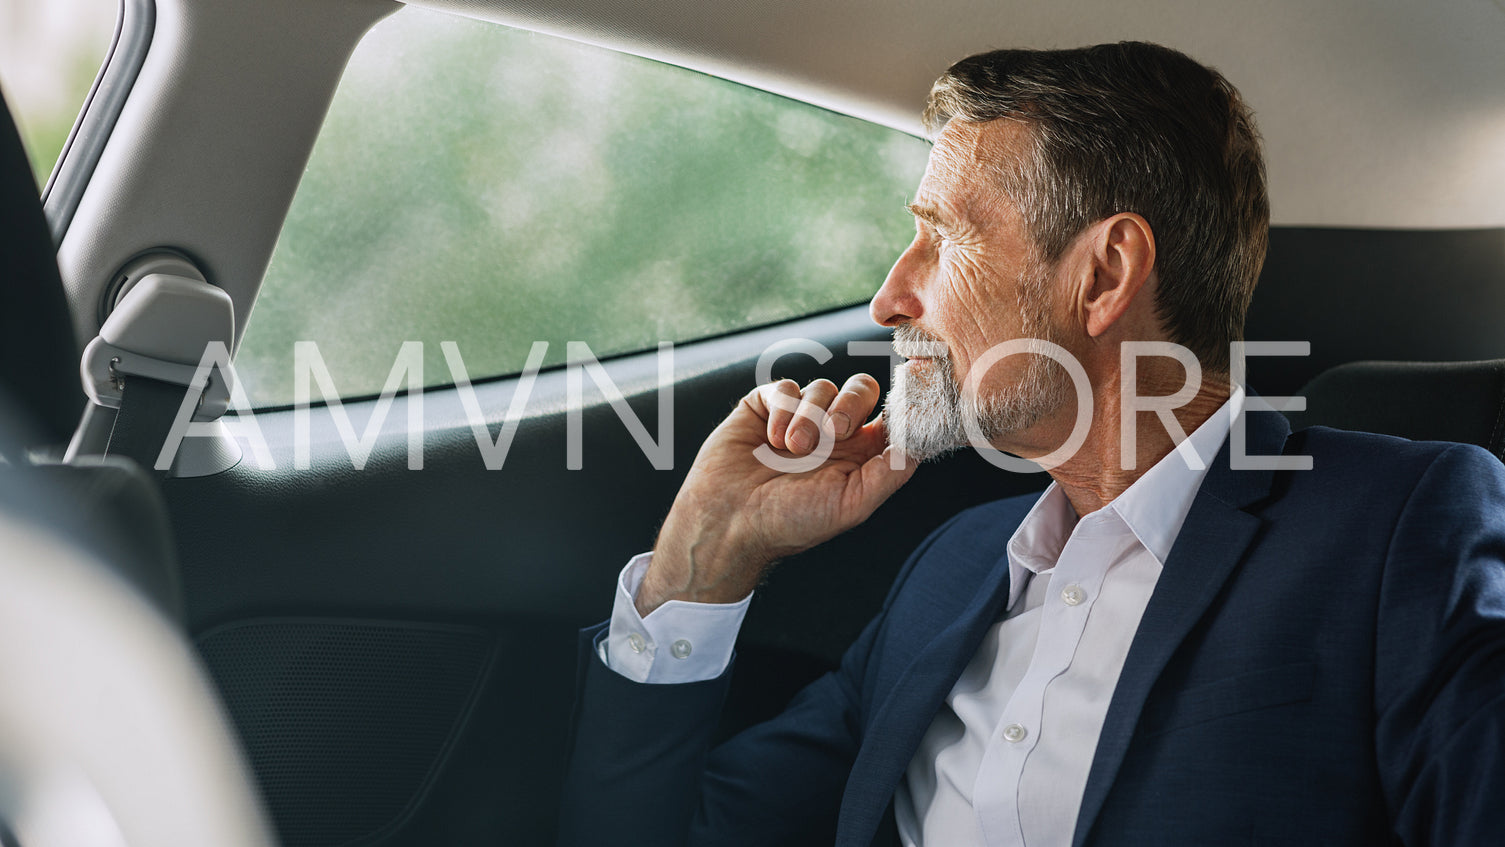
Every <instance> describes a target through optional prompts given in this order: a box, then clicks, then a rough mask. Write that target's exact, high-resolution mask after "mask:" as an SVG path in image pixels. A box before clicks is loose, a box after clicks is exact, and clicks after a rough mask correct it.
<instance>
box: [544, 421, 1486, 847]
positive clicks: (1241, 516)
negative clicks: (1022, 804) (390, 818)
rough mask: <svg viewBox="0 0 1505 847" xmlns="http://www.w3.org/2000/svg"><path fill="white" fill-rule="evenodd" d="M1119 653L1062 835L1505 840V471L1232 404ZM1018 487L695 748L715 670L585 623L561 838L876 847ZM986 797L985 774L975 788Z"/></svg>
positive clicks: (722, 687) (703, 731)
mask: <svg viewBox="0 0 1505 847" xmlns="http://www.w3.org/2000/svg"><path fill="white" fill-rule="evenodd" d="M1248 421H1249V424H1248V444H1249V448H1248V454H1249V455H1251V456H1259V455H1279V454H1282V453H1284V454H1290V455H1309V456H1312V457H1313V464H1314V469H1313V470H1311V471H1304V472H1303V471H1281V472H1275V471H1268V470H1237V471H1236V470H1233V469H1231V467H1230V464H1229V461H1228V455H1229V447H1228V445H1227V444H1225V445H1224V447H1223V452H1222V453H1221V454H1220V455H1219V457H1218V459H1217V461H1216V462H1215V463H1214V464H1213V465H1212V466H1211V468H1210V469H1209V471H1208V474H1207V477H1206V478H1205V480H1204V481H1203V483H1202V486H1201V488H1200V489H1199V490H1198V492H1197V495H1196V499H1195V501H1194V502H1193V504H1192V507H1191V511H1190V513H1189V514H1188V516H1187V519H1186V522H1185V524H1184V525H1183V527H1182V529H1181V534H1180V535H1179V536H1178V537H1177V539H1176V543H1175V545H1174V547H1173V548H1172V550H1171V552H1170V555H1169V557H1168V558H1167V560H1166V562H1165V567H1164V569H1163V571H1162V573H1161V576H1160V580H1159V582H1158V584H1157V585H1156V588H1155V591H1154V594H1153V596H1152V597H1151V599H1150V602H1149V605H1148V607H1147V608H1146V609H1145V612H1144V617H1143V619H1142V620H1141V623H1140V626H1139V629H1138V631H1137V632H1135V633H1134V636H1133V642H1132V645H1131V647H1130V650H1129V654H1128V658H1127V660H1126V661H1125V664H1124V668H1123V672H1122V675H1121V676H1120V678H1119V682H1118V686H1117V688H1116V689H1115V690H1114V692H1113V697H1112V701H1111V705H1110V706H1109V709H1108V713H1107V718H1106V721H1105V723H1104V725H1103V728H1102V732H1101V735H1100V736H1099V739H1098V744H1097V751H1096V754H1095V757H1094V759H1093V762H1092V767H1091V770H1090V772H1089V776H1088V780H1087V785H1086V791H1085V794H1084V797H1083V799H1082V805H1081V810H1080V813H1079V815H1078V818H1077V824H1076V830H1075V838H1074V840H1073V844H1074V845H1077V847H1081V845H1087V844H1093V845H1109V844H1124V845H1144V844H1167V845H1246V844H1309V845H1322V847H1336V845H1360V844H1363V845H1370V844H1391V843H1396V841H1397V840H1399V841H1400V842H1402V843H1405V844H1407V845H1423V844H1430V845H1505V466H1502V465H1501V463H1500V462H1499V461H1497V460H1496V459H1495V458H1494V457H1492V456H1491V455H1490V454H1489V453H1487V452H1486V451H1484V450H1481V449H1479V448H1477V447H1471V446H1465V445H1450V444H1442V443H1431V442H1425V443H1422V442H1409V441H1403V440H1400V439H1394V438H1387V437H1384V436H1377V435H1367V434H1360V433H1350V432H1341V431H1337V430H1330V429H1324V428H1320V427H1318V428H1313V429H1310V430H1305V431H1302V432H1299V433H1296V434H1294V435H1292V434H1291V433H1290V430H1289V428H1288V427H1287V426H1286V425H1285V421H1284V418H1281V417H1279V416H1277V415H1273V414H1268V413H1260V414H1250V415H1249V416H1248ZM1034 499H1035V497H1034V496H1033V495H1031V496H1029V497H1021V498H1013V499H1008V500H1001V501H998V502H995V503H990V504H987V505H984V506H981V507H978V508H975V509H971V510H969V511H967V512H963V513H962V514H960V515H958V516H957V517H955V518H954V519H952V520H951V521H950V522H949V523H947V524H946V525H945V526H943V527H942V528H940V529H939V530H937V531H936V532H935V533H934V534H932V535H931V536H930V538H929V539H927V540H926V542H925V543H924V544H923V545H922V546H921V547H920V548H919V549H918V550H917V551H915V553H914V555H913V556H911V557H910V559H909V561H908V563H907V564H906V565H905V567H904V569H903V570H902V571H901V572H900V574H899V576H898V578H897V580H896V582H895V584H894V587H893V589H892V591H891V592H890V594H889V597H888V599H887V601H886V602H885V604H884V606H883V609H882V611H881V613H880V614H879V615H878V616H877V617H876V618H875V619H874V620H873V621H872V622H871V623H870V624H869V625H868V626H867V628H866V629H865V630H864V631H863V633H862V635H861V636H860V637H859V638H858V640H857V641H856V643H855V644H853V645H852V647H851V649H850V650H849V651H848V652H847V654H846V656H845V657H844V658H843V660H842V662H841V666H840V668H839V669H837V670H836V671H834V672H832V673H830V674H827V675H825V676H824V677H822V678H820V679H819V680H817V681H816V682H814V683H812V684H811V685H810V686H809V687H808V688H806V689H805V690H804V691H802V692H801V693H800V694H799V695H798V696H797V697H796V698H795V699H794V701H793V702H792V703H791V704H790V706H789V707H788V709H787V710H786V711H785V712H784V713H783V714H781V715H780V716H778V717H777V718H775V719H773V720H771V721H769V722H767V723H764V724H761V725H758V726H755V727H752V728H751V729H748V730H747V731H745V732H743V733H741V734H740V735H738V736H736V737H735V738H733V739H731V740H730V741H727V742H726V743H724V744H721V745H720V746H718V747H716V748H714V749H711V746H710V739H711V737H712V735H713V733H714V731H715V728H716V723H717V716H718V711H719V709H720V705H721V702H722V700H723V698H724V696H725V693H726V687H727V677H728V675H729V673H730V671H728V674H724V675H723V676H722V678H719V679H716V680H710V681H707V682H701V683H690V684H685V685H642V684H637V683H634V682H631V681H629V680H627V679H625V678H623V677H621V676H618V675H617V674H615V673H613V672H612V671H610V670H608V669H607V668H606V667H605V666H604V665H603V664H602V663H601V662H600V660H599V659H598V658H597V657H596V656H595V654H594V653H593V652H592V650H591V643H592V642H593V641H594V638H595V636H596V634H597V632H598V631H599V629H600V628H599V627H597V628H594V629H592V630H587V631H586V632H585V633H583V634H582V641H581V658H580V675H579V689H578V692H577V702H576V716H575V726H574V733H573V736H572V744H571V753H570V764H569V773H568V777H567V781H566V789H565V792H566V793H565V801H564V808H563V816H562V827H561V842H562V843H564V844H571V845H575V844H579V845H587V844H588V845H604V844H630V845H654V846H655V847H656V845H679V844H686V843H689V844H713V845H734V844H749V845H752V844H759V845H787V844H807V843H808V844H831V843H833V842H834V843H835V844H838V845H866V844H869V843H870V842H871V841H872V839H873V838H874V835H875V833H876V832H877V831H878V828H879V826H880V825H881V824H882V823H883V820H884V817H885V813H886V812H887V810H888V808H889V805H890V802H891V800H892V797H893V793H894V790H895V788H896V787H897V786H898V784H899V780H900V779H901V778H902V777H903V773H904V770H905V767H906V766H907V764H908V762H909V760H910V758H911V757H912V756H913V755H914V751H915V749H916V746H917V745H918V743H919V741H920V738H921V736H922V735H924V733H925V731H926V729H927V728H928V727H929V726H930V723H931V721H932V720H933V719H934V717H935V715H936V712H937V711H938V710H939V708H940V707H941V705H942V702H943V700H944V698H945V696H946V694H947V692H949V691H950V689H951V687H952V685H953V683H954V682H955V680H956V679H957V677H958V676H959V675H960V674H961V671H962V669H963V668H964V667H965V666H966V664H967V662H968V660H969V659H970V658H971V657H972V654H973V653H974V652H975V650H976V648H977V645H978V644H979V642H980V641H981V639H982V637H983V635H984V633H985V632H986V630H987V629H988V627H989V626H990V625H991V624H992V623H993V622H994V621H995V620H996V619H997V617H998V615H999V614H1000V612H1001V610H1002V608H1003V605H1004V603H1005V602H1006V600H1007V597H1008V564H1007V557H1006V554H1005V547H1006V544H1007V541H1008V539H1009V537H1010V536H1011V535H1012V534H1013V532H1014V529H1015V528H1016V527H1017V526H1018V525H1019V522H1020V521H1021V520H1022V519H1023V517H1024V515H1025V513H1026V512H1027V511H1028V510H1029V508H1030V506H1031V505H1032V503H1033V501H1034ZM979 790H985V789H979Z"/></svg>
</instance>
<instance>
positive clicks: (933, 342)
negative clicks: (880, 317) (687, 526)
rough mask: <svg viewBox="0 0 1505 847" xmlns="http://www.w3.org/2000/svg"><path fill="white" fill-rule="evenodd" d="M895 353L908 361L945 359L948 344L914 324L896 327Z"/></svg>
mask: <svg viewBox="0 0 1505 847" xmlns="http://www.w3.org/2000/svg"><path fill="white" fill-rule="evenodd" d="M893 344H894V352H896V353H898V354H899V355H900V356H903V357H904V358H906V359H922V358H923V359H945V358H946V357H947V355H948V348H947V347H946V342H944V341H942V340H941V339H940V338H938V337H936V336H934V335H931V334H930V333H928V332H926V331H925V330H923V329H920V328H919V327H917V326H915V325H914V324H899V325H898V326H896V327H894V342H893Z"/></svg>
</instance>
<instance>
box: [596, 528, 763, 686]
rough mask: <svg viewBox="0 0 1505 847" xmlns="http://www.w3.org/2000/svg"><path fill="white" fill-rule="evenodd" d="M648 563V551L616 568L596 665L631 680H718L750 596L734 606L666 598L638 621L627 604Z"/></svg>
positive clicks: (634, 612)
mask: <svg viewBox="0 0 1505 847" xmlns="http://www.w3.org/2000/svg"><path fill="white" fill-rule="evenodd" d="M652 559H653V554H652V553H642V554H640V555H637V556H634V557H633V558H632V561H630V562H628V563H627V567H625V568H623V569H622V575H621V577H619V578H618V579H617V599H616V603H615V605H613V607H612V610H611V625H610V626H609V627H608V628H607V632H606V638H605V639H604V640H602V641H600V642H598V643H597V644H596V652H597V654H598V655H600V657H601V661H603V662H605V663H606V666H607V667H609V668H611V669H612V670H614V671H616V672H617V673H619V674H621V675H622V676H625V677H627V678H628V679H630V680H633V681H634V682H646V683H675V682H700V681H702V680H707V679H715V678H716V677H718V676H721V674H722V673H723V672H725V671H726V666H727V665H728V664H730V663H731V660H732V647H733V646H734V645H735V644H736V642H737V631H738V630H739V629H741V627H742V618H743V616H745V615H746V614H747V604H748V602H749V601H751V600H752V595H748V596H746V597H743V598H742V599H741V600H740V601H739V602H736V603H691V602H688V601H685V600H670V601H669V602H667V603H665V604H664V605H662V606H659V607H658V608H657V609H654V610H653V611H652V612H650V613H649V614H648V617H646V618H645V617H642V616H641V615H639V614H638V610H637V605H636V604H635V603H634V602H633V600H634V598H635V597H636V596H637V593H638V586H640V585H642V583H643V574H644V573H645V572H646V571H647V570H648V563H649V562H650V561H652Z"/></svg>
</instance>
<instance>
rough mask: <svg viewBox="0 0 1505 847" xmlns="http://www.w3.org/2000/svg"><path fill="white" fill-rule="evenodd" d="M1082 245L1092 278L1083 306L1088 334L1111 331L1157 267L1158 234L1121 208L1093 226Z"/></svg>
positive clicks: (1082, 298)
mask: <svg viewBox="0 0 1505 847" xmlns="http://www.w3.org/2000/svg"><path fill="white" fill-rule="evenodd" d="M1084 237H1085V238H1086V239H1087V243H1085V244H1083V245H1080V246H1081V247H1082V249H1083V250H1084V251H1085V253H1086V255H1085V256H1084V258H1085V259H1086V260H1087V262H1086V264H1087V265H1088V267H1089V268H1090V271H1091V274H1092V278H1091V280H1090V281H1088V283H1087V284H1086V285H1084V286H1082V290H1081V293H1080V296H1081V300H1080V301H1079V303H1078V307H1079V308H1080V310H1081V314H1082V317H1083V319H1084V323H1085V325H1086V329H1087V334H1088V335H1089V336H1091V337H1093V338H1097V337H1099V336H1101V335H1102V334H1103V333H1105V332H1107V331H1108V328H1109V327H1111V326H1113V325H1114V324H1115V323H1117V322H1118V321H1119V319H1120V318H1122V317H1123V316H1124V314H1125V313H1126V312H1128V311H1129V307H1130V306H1131V305H1133V303H1134V301H1135V298H1137V297H1138V296H1139V293H1140V292H1141V291H1142V290H1144V288H1145V283H1146V282H1148V281H1149V279H1150V275H1151V274H1152V273H1153V272H1154V270H1155V234H1154V232H1153V231H1151V230H1150V224H1149V222H1148V221H1146V220H1145V219H1144V218H1142V217H1140V216H1139V215H1136V214H1134V213H1133V212H1120V213H1118V214H1116V215H1114V216H1112V217H1110V218H1106V219H1104V220H1102V221H1099V222H1098V223H1096V224H1094V225H1093V226H1091V227H1089V228H1088V230H1087V232H1086V233H1084Z"/></svg>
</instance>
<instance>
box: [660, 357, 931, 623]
mask: <svg viewBox="0 0 1505 847" xmlns="http://www.w3.org/2000/svg"><path fill="white" fill-rule="evenodd" d="M877 404H878V382H877V380H875V379H873V378H872V377H871V376H868V375H867V374H857V375H856V376H853V377H852V378H851V379H848V380H847V382H846V385H844V386H842V388H841V390H840V391H839V392H838V391H837V390H836V386H835V384H833V383H832V382H831V381H829V380H825V379H818V380H816V381H814V382H812V383H810V384H809V385H807V386H805V389H804V391H803V392H802V391H800V389H799V386H798V385H797V384H796V383H795V382H794V381H793V380H788V379H786V380H782V381H780V382H774V383H770V384H768V385H763V386H759V387H758V388H755V389H753V391H752V392H750V393H749V394H748V395H747V396H746V397H743V398H742V402H741V403H739V404H738V405H737V408H736V409H735V410H734V411H733V412H732V413H731V415H729V416H728V417H727V419H726V420H724V421H722V422H721V425H720V426H718V427H717V428H716V430H715V432H713V433H711V436H710V438H707V439H706V442H705V444H703V445H701V448H700V452H699V453H698V454H697V455H696V456H695V464H694V465H693V466H692V467H691V468H690V474H689V476H688V477H686V479H685V484H684V486H683V487H682V488H680V490H679V495H678V496H676V497H675V498H674V506H673V508H672V509H670V511H669V517H668V518H667V519H666V520H665V521H664V526H663V528H662V529H661V530H660V531H659V536H658V542H657V543H656V544H655V545H654V551H653V562H652V564H651V565H649V567H648V572H647V573H646V574H644V576H643V582H642V585H641V586H640V587H639V589H638V594H637V603H636V605H637V609H638V613H639V614H641V615H647V614H648V613H649V612H651V611H653V610H654V609H657V608H658V607H659V606H661V605H663V604H664V603H665V602H667V601H669V600H691V601H696V602H702V603H733V602H736V601H738V600H740V599H742V598H743V597H746V596H747V595H748V594H749V593H751V592H752V590H753V588H754V587H756V586H757V584H758V581H759V580H760V579H762V577H763V572H764V571H766V570H767V569H768V567H769V565H771V564H772V563H773V562H775V561H776V560H778V559H781V558H784V557H786V556H791V555H793V554H795V553H798V552H800V551H802V550H807V549H809V548H811V547H814V546H815V545H817V544H819V543H821V542H822V541H825V540H826V539H828V538H831V537H833V536H835V535H838V534H840V533H842V532H844V531H846V530H848V529H851V528H852V527H854V526H856V525H857V524H860V523H862V522H863V521H865V520H867V518H868V516H869V515H871V514H872V513H873V510H874V509H876V508H878V506H879V504H881V503H882V502H883V501H884V500H887V499H888V498H889V496H890V495H892V494H893V493H894V492H895V491H898V490H899V487H900V486H901V485H903V484H904V483H905V482H907V481H909V478H910V476H912V475H913V474H914V469H915V463H914V462H913V461H912V460H910V459H908V458H907V457H903V456H899V457H898V460H893V457H892V454H891V451H889V450H887V449H885V448H886V447H887V443H888V440H887V436H886V434H885V432H884V429H883V421H882V419H881V418H880V419H879V420H876V421H873V422H872V423H869V424H866V425H864V424H863V422H864V421H866V420H867V419H868V416H869V415H871V414H872V413H873V409H874V408H875V407H876V406H877ZM823 434H824V439H823V438H822V435H823ZM822 441H825V444H822ZM764 445H767V447H766V448H765V449H764V450H761V451H760V450H759V449H758V448H759V447H763V446H764ZM823 447H826V448H829V450H830V453H829V455H828V456H826V457H825V459H824V461H821V462H820V464H819V466H817V467H815V468H814V469H813V470H805V471H802V472H798V473H791V472H785V471H780V470H776V469H774V468H772V467H769V465H770V464H773V465H777V464H781V463H780V462H779V461H778V459H783V460H785V462H788V461H789V460H795V459H802V460H803V461H806V462H810V461H811V458H812V457H811V454H812V453H818V452H819V451H818V448H823ZM767 448H772V450H771V453H772V454H773V456H774V457H776V458H775V459H774V460H773V461H769V462H767V463H765V462H764V461H763V460H761V459H760V458H759V457H758V455H757V453H758V452H762V453H763V454H764V455H765V457H767V456H768V455H769V454H770V451H769V450H768V449H767ZM900 460H902V461H900ZM895 464H899V465H900V467H899V468H898V469H895V468H894V467H893V465H895Z"/></svg>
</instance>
